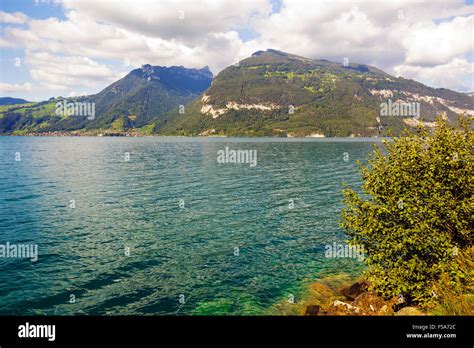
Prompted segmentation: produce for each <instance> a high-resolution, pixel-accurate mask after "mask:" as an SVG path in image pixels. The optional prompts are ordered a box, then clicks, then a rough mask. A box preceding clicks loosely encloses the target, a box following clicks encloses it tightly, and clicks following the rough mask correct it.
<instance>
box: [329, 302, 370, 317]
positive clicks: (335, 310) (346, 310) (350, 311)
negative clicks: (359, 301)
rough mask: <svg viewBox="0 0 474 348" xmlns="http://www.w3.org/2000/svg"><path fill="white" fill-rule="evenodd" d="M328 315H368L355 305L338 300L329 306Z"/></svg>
mask: <svg viewBox="0 0 474 348" xmlns="http://www.w3.org/2000/svg"><path fill="white" fill-rule="evenodd" d="M327 315H367V313H365V312H364V311H363V310H361V309H360V308H358V307H356V306H354V305H351V304H349V303H346V302H342V301H339V300H336V301H334V303H333V304H332V305H331V306H330V307H329V308H328V311H327Z"/></svg>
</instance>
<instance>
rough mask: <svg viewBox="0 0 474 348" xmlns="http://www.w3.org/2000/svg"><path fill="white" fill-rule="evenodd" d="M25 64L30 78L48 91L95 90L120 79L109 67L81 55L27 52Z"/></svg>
mask: <svg viewBox="0 0 474 348" xmlns="http://www.w3.org/2000/svg"><path fill="white" fill-rule="evenodd" d="M24 62H25V64H26V65H27V66H29V67H30V75H31V77H32V79H33V80H35V81H38V83H40V84H42V85H44V86H45V87H46V88H48V89H51V90H67V89H71V88H76V87H86V88H94V87H97V85H98V84H100V85H103V84H104V83H111V82H113V81H115V80H116V79H118V78H119V77H120V74H119V73H117V72H114V71H113V70H112V69H110V68H109V67H108V66H106V65H101V64H99V63H97V62H95V61H93V60H91V59H90V58H86V57H81V56H55V55H51V54H49V53H46V52H30V51H27V52H26V55H25V59H24Z"/></svg>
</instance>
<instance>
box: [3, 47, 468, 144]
mask: <svg viewBox="0 0 474 348" xmlns="http://www.w3.org/2000/svg"><path fill="white" fill-rule="evenodd" d="M346 63H347V64H341V63H335V62H330V61H327V60H319V59H309V58H304V57H300V56H296V55H292V54H289V53H285V52H281V51H276V50H271V49H269V50H266V51H258V52H255V53H254V54H253V55H252V56H251V57H249V58H247V59H244V60H242V61H240V62H239V63H238V64H237V65H233V66H229V67H227V68H226V69H224V70H223V71H222V72H220V73H219V74H218V75H217V76H216V77H215V78H214V80H213V79H212V78H213V76H212V73H211V72H210V71H209V69H208V68H207V67H205V68H203V69H187V68H184V67H169V68H166V67H159V66H151V65H144V66H142V68H140V69H135V70H132V71H131V72H130V73H129V74H128V75H127V76H125V77H124V78H122V79H120V80H118V81H117V82H114V83H113V84H111V85H110V86H108V87H106V88H105V89H104V90H103V91H101V92H99V93H98V94H95V95H91V96H84V97H79V98H70V99H68V101H69V102H72V101H76V102H87V103H95V117H94V119H92V120H91V119H88V118H87V117H83V116H74V115H56V113H55V105H56V103H57V102H58V101H60V100H61V99H58V98H56V99H53V98H52V99H50V100H49V101H46V102H41V103H28V104H21V105H7V106H2V107H1V108H0V133H1V134H29V133H41V132H54V131H66V132H67V131H89V132H90V131H98V132H104V131H114V132H134V133H137V134H166V135H239V136H240V135H249V136H253V135H260V136H322V135H324V136H376V135H384V134H386V132H387V130H388V129H390V130H392V131H393V132H394V133H398V132H400V131H401V130H402V129H403V128H404V127H415V126H416V125H417V123H418V122H419V121H418V119H417V118H416V117H413V115H405V116H403V115H387V116H384V115H381V103H386V102H388V101H390V102H397V101H399V102H400V101H403V102H405V103H419V108H420V115H421V118H422V120H423V121H425V122H427V124H428V125H429V122H431V121H433V120H434V119H435V117H436V116H437V115H438V114H439V113H445V115H446V117H448V118H449V119H450V120H451V121H454V120H455V118H456V114H458V113H463V112H465V113H468V114H471V115H474V97H472V96H470V95H468V94H464V93H459V92H455V91H451V90H448V89H443V88H441V89H435V88H431V87H428V86H425V85H423V84H421V83H419V82H416V81H413V80H407V79H404V78H396V77H394V76H391V75H389V74H386V73H384V72H383V71H381V70H379V69H377V68H375V67H371V66H367V65H363V64H354V63H349V62H346ZM211 82H212V84H211Z"/></svg>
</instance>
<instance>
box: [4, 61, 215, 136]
mask: <svg viewBox="0 0 474 348" xmlns="http://www.w3.org/2000/svg"><path fill="white" fill-rule="evenodd" d="M212 78H213V76H212V73H211V71H210V70H209V68H208V67H205V68H202V69H187V68H184V67H182V66H173V67H161V66H151V65H149V64H146V65H143V66H142V67H141V68H139V69H135V70H132V71H131V72H130V73H129V74H127V75H126V76H125V77H123V78H122V79H120V80H118V81H116V82H114V83H112V84H111V85H110V86H108V87H106V88H105V89H104V90H102V91H101V92H99V93H98V94H95V95H90V96H83V97H77V98H67V99H65V98H61V97H59V98H51V99H50V100H49V101H46V102H41V103H36V104H33V105H28V106H27V107H23V108H16V107H11V108H7V109H5V110H1V112H0V133H16V134H23V133H29V132H49V131H73V130H107V129H112V130H115V131H123V130H126V129H132V128H140V127H143V126H145V125H147V124H148V123H150V122H152V121H156V120H159V119H160V117H161V116H162V115H163V114H164V113H166V112H169V111H170V110H172V109H173V108H175V109H176V110H178V107H179V106H180V105H185V104H187V103H188V102H190V101H191V100H193V99H195V98H196V97H197V96H199V95H200V94H201V93H202V92H203V91H204V90H206V89H207V88H208V87H209V86H210V84H211V81H212ZM76 102H77V103H90V104H89V105H91V106H92V105H93V106H94V109H93V111H94V115H93V116H92V117H88V116H77V114H76V116H71V115H69V116H68V115H67V114H65V115H63V114H60V115H59V116H58V115H56V110H57V108H56V105H57V103H60V104H59V105H62V104H63V103H76ZM88 115H89V114H88Z"/></svg>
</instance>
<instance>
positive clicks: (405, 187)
mask: <svg viewBox="0 0 474 348" xmlns="http://www.w3.org/2000/svg"><path fill="white" fill-rule="evenodd" d="M473 146H474V137H473V131H472V129H471V121H470V120H469V119H467V118H461V119H460V122H459V124H458V126H456V127H453V126H450V125H448V124H447V122H446V121H445V120H443V119H442V118H438V120H437V126H436V128H435V130H434V132H432V133H430V132H428V131H427V130H426V129H424V128H422V127H420V128H419V132H418V134H413V133H411V132H409V131H405V132H404V133H403V134H402V135H401V136H400V137H396V138H393V141H386V142H385V147H386V149H385V150H386V151H382V149H380V148H378V147H377V146H376V147H375V151H374V153H373V154H372V155H371V156H370V159H369V163H368V165H367V166H364V165H362V164H360V163H359V166H360V170H361V173H362V177H363V180H364V183H363V186H362V190H363V194H362V195H360V194H357V193H356V192H355V191H354V190H353V189H351V188H347V189H345V190H344V204H345V205H346V207H345V208H344V209H343V212H342V222H341V225H342V227H343V228H345V230H346V233H347V235H348V236H349V238H350V240H349V242H350V243H351V244H363V245H364V248H365V252H366V263H367V265H368V271H367V273H366V276H367V278H368V280H369V281H370V282H371V284H372V287H373V289H374V290H376V291H378V292H379V293H380V294H381V295H382V296H384V297H386V298H388V297H392V296H397V295H400V294H403V296H404V297H405V298H406V299H407V300H408V302H410V303H415V304H420V305H429V304H433V303H434V302H436V292H435V291H434V285H435V283H436V282H437V281H438V280H439V278H440V275H441V274H442V273H446V274H447V275H448V277H449V279H450V282H451V284H452V286H453V290H454V291H459V289H457V288H459V280H458V279H457V275H458V271H459V264H458V263H457V262H456V261H455V257H454V256H455V255H457V253H458V251H462V250H465V249H466V248H468V247H470V246H471V245H472V240H473V226H474V224H473V217H472V215H473V207H474V199H473V189H474V187H473V181H474V180H473V179H474V178H473V173H474V171H473V161H472V160H473Z"/></svg>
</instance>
